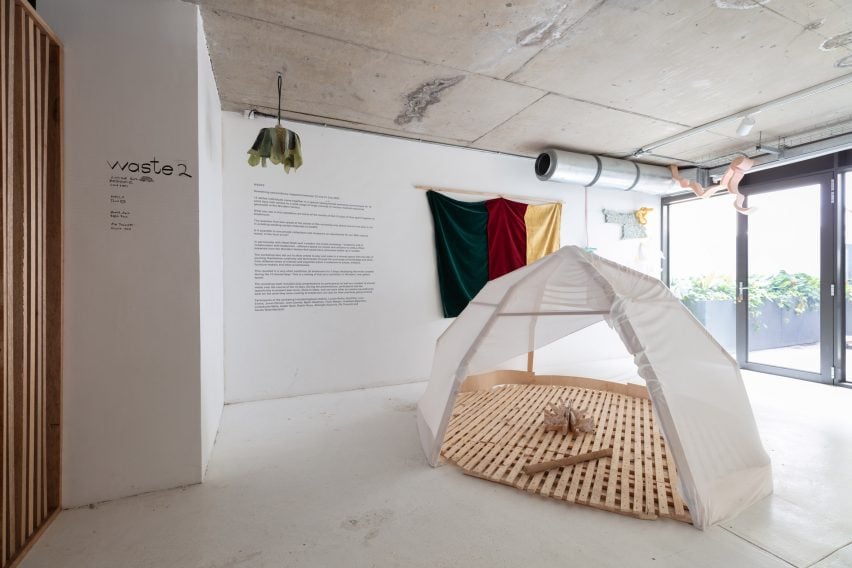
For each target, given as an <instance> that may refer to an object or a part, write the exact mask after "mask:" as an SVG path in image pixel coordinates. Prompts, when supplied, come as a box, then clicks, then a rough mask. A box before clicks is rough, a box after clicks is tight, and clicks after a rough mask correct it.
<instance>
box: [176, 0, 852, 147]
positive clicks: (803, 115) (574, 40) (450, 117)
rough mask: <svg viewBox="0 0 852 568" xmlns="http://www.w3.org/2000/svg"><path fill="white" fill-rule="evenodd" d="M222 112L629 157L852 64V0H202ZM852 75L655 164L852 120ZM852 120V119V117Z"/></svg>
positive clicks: (687, 143) (851, 68)
mask: <svg viewBox="0 0 852 568" xmlns="http://www.w3.org/2000/svg"><path fill="white" fill-rule="evenodd" d="M186 1H190V2H193V3H197V4H200V5H201V6H202V16H203V19H204V27H205V33H206V35H207V40H208V44H209V47H210V52H211V58H212V61H213V67H214V72H215V75H216V81H217V84H218V87H219V93H220V97H221V99H222V101H223V108H226V109H228V110H244V109H248V108H257V109H260V110H265V111H267V112H274V111H275V105H276V85H275V81H276V73H277V72H278V71H281V70H285V85H284V102H283V108H284V115H285V116H289V117H292V118H298V119H301V120H305V121H308V122H314V123H323V124H330V125H336V126H344V127H348V128H354V129H357V130H364V131H369V132H376V133H380V134H389V135H393V136H400V137H406V138H413V139H422V140H429V141H435V142H442V143H447V144H453V145H457V146H473V147H477V148H482V149H488V150H495V151H499V152H505V153H511V154H523V155H535V154H536V153H537V152H538V151H539V150H540V149H542V148H543V147H545V146H551V145H553V146H558V147H561V148H566V149H572V150H578V151H586V152H593V153H600V154H608V155H627V154H630V153H632V152H633V151H634V150H636V149H637V148H639V147H641V146H645V145H648V144H650V143H652V142H655V141H656V140H658V139H661V138H664V137H666V136H669V135H671V134H675V133H678V132H681V131H684V130H686V129H688V128H689V127H691V126H696V125H700V124H703V123H706V122H709V121H711V120H714V119H716V118H719V117H722V116H727V115H729V114H733V113H736V112H738V111H740V110H743V109H745V108H749V107H751V106H754V105H757V104H760V103H764V102H766V101H769V100H772V99H775V98H778V97H781V96H784V95H787V94H790V93H793V92H795V91H798V90H801V89H804V88H807V87H810V86H812V85H815V84H817V83H820V82H823V81H826V80H829V79H832V78H835V77H838V76H841V75H844V74H848V73H852V0H807V1H804V0H803V1H801V2H799V1H792V0H688V1H687V0H647V1H643V2H637V1H635V0H575V1H573V2H568V1H567V0H469V1H466V2H436V1H430V2H422V1H414V0H363V1H361V0H359V1H358V2H352V1H345V0H315V1H312V2H302V1H298V0H186ZM849 100H852V87H849V88H847V87H843V88H840V89H835V90H834V91H831V92H830V93H826V94H823V95H816V96H814V97H811V98H809V99H806V100H804V101H801V102H797V103H790V104H787V105H784V106H783V107H779V108H777V109H772V110H767V111H764V112H761V113H760V114H758V115H757V116H756V118H757V120H758V126H757V127H756V129H755V131H754V133H753V135H752V136H749V137H746V138H739V137H736V136H735V135H734V131H735V130H736V127H737V122H736V121H731V122H730V123H727V124H724V125H722V126H721V127H720V128H717V129H715V130H714V131H712V132H707V133H703V134H699V135H697V136H694V137H690V138H688V139H685V140H682V141H679V142H678V143H675V144H671V145H667V146H665V147H662V148H660V149H658V150H655V154H656V155H653V156H652V155H648V156H646V157H645V158H643V159H646V160H647V161H656V162H661V163H665V162H666V161H669V162H676V163H681V164H683V163H688V162H689V161H703V160H708V159H713V158H714V156H715V157H718V156H719V155H720V153H722V154H724V153H730V152H734V151H744V150H749V148H751V149H753V147H754V143H755V141H756V136H757V132H758V131H759V130H763V131H764V139H766V138H774V139H777V137H778V136H788V135H790V134H791V133H796V132H800V131H802V130H805V129H808V128H811V127H814V126H819V125H825V124H831V123H836V122H838V121H843V120H845V119H846V118H847V117H848V115H849V114H850V111H849V110H848V106H849V105H848V103H847V102H846V101H849ZM850 129H852V126H850Z"/></svg>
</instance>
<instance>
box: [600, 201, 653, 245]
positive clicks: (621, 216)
mask: <svg viewBox="0 0 852 568" xmlns="http://www.w3.org/2000/svg"><path fill="white" fill-rule="evenodd" d="M650 211H653V209H651V208H650V207H642V208H640V209H637V210H636V211H627V212H625V211H611V210H609V209H604V210H603V214H604V221H605V222H606V223H616V224H618V225H621V238H622V239H644V238H646V237H647V236H648V232H647V231H646V230H645V225H646V224H647V223H648V213H649V212H650Z"/></svg>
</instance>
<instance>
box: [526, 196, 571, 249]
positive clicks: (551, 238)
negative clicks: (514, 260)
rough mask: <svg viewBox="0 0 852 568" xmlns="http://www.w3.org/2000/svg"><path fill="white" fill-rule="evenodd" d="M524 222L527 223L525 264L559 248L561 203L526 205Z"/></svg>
mask: <svg viewBox="0 0 852 568" xmlns="http://www.w3.org/2000/svg"><path fill="white" fill-rule="evenodd" d="M524 222H525V223H526V225H527V264H530V263H531V262H535V261H537V260H538V259H540V258H543V257H545V256H547V255H549V254H550V253H552V252H555V251H557V250H559V230H560V228H561V226H562V204H561V203H548V204H546V205H530V206H528V207H527V212H526V214H525V215H524Z"/></svg>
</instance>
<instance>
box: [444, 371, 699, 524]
mask: <svg viewBox="0 0 852 568" xmlns="http://www.w3.org/2000/svg"><path fill="white" fill-rule="evenodd" d="M566 398H567V399H571V401H572V403H573V405H574V407H580V408H585V409H587V411H588V412H589V413H590V414H591V415H592V416H593V417H594V420H595V426H596V428H595V432H593V433H587V434H576V435H572V434H571V433H568V435H565V436H563V435H562V432H561V431H559V432H554V431H549V432H545V431H544V428H543V427H542V420H543V419H542V410H544V408H545V407H546V406H547V403H549V402H553V403H557V402H558V401H559V400H560V399H566ZM606 448H612V458H603V459H599V460H595V461H590V462H585V463H581V464H577V465H573V466H568V467H559V468H555V469H551V470H549V471H544V472H540V473H535V474H532V475H527V474H525V473H524V472H523V470H522V468H523V467H524V465H526V464H535V463H540V462H543V461H550V460H556V459H560V458H564V457H568V456H572V455H577V454H583V453H587V452H592V451H595V450H600V449H606ZM441 453H442V455H443V456H444V458H446V459H447V460H448V461H450V462H451V463H454V464H455V465H457V466H459V467H461V468H462V470H463V471H464V473H466V474H468V475H472V476H475V477H479V478H482V479H487V480H489V481H496V482H497V483H502V484H504V485H510V486H512V487H516V488H518V489H523V490H525V491H528V492H530V493H537V494H539V495H542V496H544V497H550V498H552V499H559V500H562V501H568V502H569V503H578V504H580V505H587V506H589V507H595V508H597V509H604V510H606V511H612V512H615V513H621V514H625V515H631V516H634V517H638V518H640V519H656V518H658V517H668V518H671V519H675V520H678V521H684V522H687V523H690V522H692V521H691V519H690V517H689V511H688V510H687V508H686V505H685V504H684V502H683V500H682V499H681V497H680V495H679V494H678V492H677V490H676V489H675V488H676V486H677V482H676V472H675V464H674V460H673V458H672V456H671V455H670V454H669V452H668V451H667V448H666V444H665V441H664V440H663V437H662V435H661V433H660V431H659V430H658V428H657V424H656V421H655V419H654V413H653V410H652V407H651V401H650V400H648V399H645V398H639V397H634V396H628V395H625V394H618V393H614V392H608V391H604V390H595V389H587V388H579V387H570V386H552V385H502V386H498V387H494V388H492V389H490V390H484V391H474V392H462V393H459V395H458V397H457V399H456V403H455V407H454V408H453V414H452V418H451V420H450V424H449V426H448V428H447V435H446V436H445V438H444V445H443V447H442V450H441Z"/></svg>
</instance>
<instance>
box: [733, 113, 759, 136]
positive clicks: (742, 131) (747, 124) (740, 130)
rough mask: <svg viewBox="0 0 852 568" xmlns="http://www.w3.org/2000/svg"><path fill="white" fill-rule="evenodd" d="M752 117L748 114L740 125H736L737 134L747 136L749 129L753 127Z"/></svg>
mask: <svg viewBox="0 0 852 568" xmlns="http://www.w3.org/2000/svg"><path fill="white" fill-rule="evenodd" d="M754 124H755V121H754V118H752V117H751V116H749V115H746V116H745V117H744V118H743V120H742V122H740V125H739V126H737V136H748V135H749V133H750V132H751V129H752V128H754Z"/></svg>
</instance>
